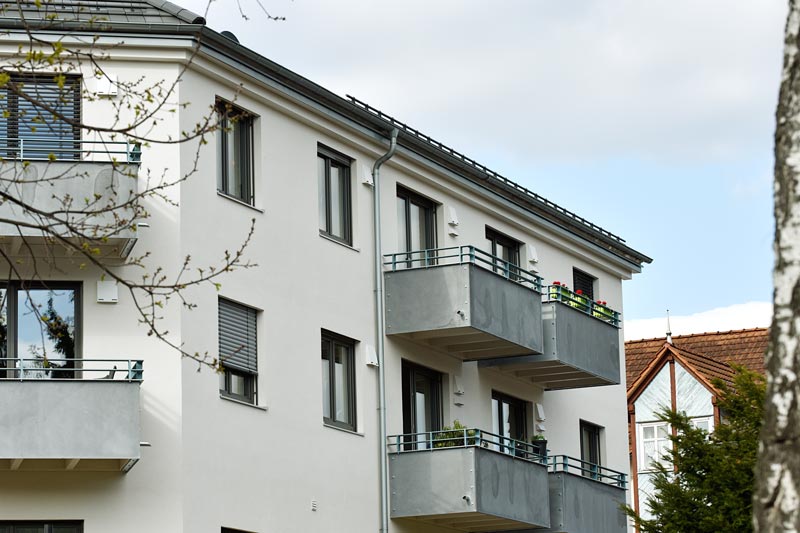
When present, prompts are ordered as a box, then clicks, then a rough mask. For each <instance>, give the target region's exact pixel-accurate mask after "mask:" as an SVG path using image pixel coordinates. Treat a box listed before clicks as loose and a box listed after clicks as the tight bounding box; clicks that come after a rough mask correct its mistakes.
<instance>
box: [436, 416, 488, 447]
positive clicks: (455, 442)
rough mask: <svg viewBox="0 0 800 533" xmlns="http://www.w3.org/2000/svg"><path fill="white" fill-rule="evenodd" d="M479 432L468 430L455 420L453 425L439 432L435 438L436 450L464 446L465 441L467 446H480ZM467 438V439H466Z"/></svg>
mask: <svg viewBox="0 0 800 533" xmlns="http://www.w3.org/2000/svg"><path fill="white" fill-rule="evenodd" d="M477 435H478V430H477V429H467V426H464V425H462V424H461V422H459V421H458V420H453V425H452V427H451V426H445V427H444V428H442V431H439V432H437V433H436V434H435V435H434V436H433V447H434V448H453V447H454V446H464V445H465V442H464V441H465V440H466V445H467V446H474V445H476V444H478V437H477ZM465 436H466V439H465V438H464V437H465Z"/></svg>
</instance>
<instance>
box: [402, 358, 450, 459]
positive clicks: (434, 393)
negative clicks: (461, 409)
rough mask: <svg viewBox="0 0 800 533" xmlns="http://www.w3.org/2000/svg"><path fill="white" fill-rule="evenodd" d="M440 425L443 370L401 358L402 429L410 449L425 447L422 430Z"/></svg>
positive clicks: (423, 431)
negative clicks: (439, 370)
mask: <svg viewBox="0 0 800 533" xmlns="http://www.w3.org/2000/svg"><path fill="white" fill-rule="evenodd" d="M440 429H442V374H441V373H439V372H436V371H435V370H431V369H429V368H425V367H423V366H419V365H415V364H413V363H409V362H407V361H403V433H405V434H407V435H411V436H410V437H409V438H407V439H406V442H409V443H411V444H410V445H409V447H410V448H411V449H426V448H428V444H429V443H428V442H427V440H428V436H427V435H425V433H429V432H431V431H439V430H440Z"/></svg>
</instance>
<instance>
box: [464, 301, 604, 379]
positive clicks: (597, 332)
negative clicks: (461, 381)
mask: <svg viewBox="0 0 800 533" xmlns="http://www.w3.org/2000/svg"><path fill="white" fill-rule="evenodd" d="M542 319H543V326H544V331H543V333H544V349H543V352H544V353H542V354H540V355H530V356H524V357H509V358H498V359H494V360H492V361H482V362H481V363H480V364H481V366H494V367H497V368H499V369H501V370H503V371H506V372H508V373H511V374H513V375H515V376H516V377H519V378H525V379H529V380H530V381H532V382H534V383H536V384H538V385H541V386H542V387H544V388H545V389H547V390H554V389H571V388H578V387H591V386H596V385H616V384H618V383H619V382H620V368H619V366H620V363H619V358H620V355H619V348H620V346H619V329H617V328H616V327H614V326H612V325H611V324H609V323H607V322H605V321H603V320H598V319H596V318H593V317H591V316H589V315H587V314H586V313H583V312H581V311H578V310H576V309H573V308H572V307H570V306H569V305H565V304H563V303H560V302H548V303H544V304H542Z"/></svg>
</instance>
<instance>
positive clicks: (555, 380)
mask: <svg viewBox="0 0 800 533" xmlns="http://www.w3.org/2000/svg"><path fill="white" fill-rule="evenodd" d="M480 366H482V367H492V368H496V369H498V370H500V371H501V372H503V373H506V374H509V375H511V376H514V377H516V378H519V379H525V380H528V381H530V382H531V383H534V384H536V385H538V386H540V387H542V388H544V389H545V390H559V389H576V388H582V387H595V386H598V385H611V384H614V383H613V382H609V380H608V379H605V378H603V377H600V376H596V375H594V374H592V373H591V372H587V371H586V370H585V369H581V368H575V367H573V366H570V365H568V364H565V363H563V362H562V361H559V360H557V359H547V356H544V355H531V356H524V357H513V358H503V359H494V360H491V361H482V362H481V363H480Z"/></svg>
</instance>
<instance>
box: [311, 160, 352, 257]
mask: <svg viewBox="0 0 800 533" xmlns="http://www.w3.org/2000/svg"><path fill="white" fill-rule="evenodd" d="M317 159H322V160H323V161H324V163H325V167H324V169H325V170H324V172H325V177H324V185H325V187H324V189H321V190H319V191H317V195H318V198H317V201H318V202H319V201H320V200H322V201H324V204H325V220H320V221H319V225H320V228H319V231H320V233H321V234H323V235H325V236H326V237H329V238H331V239H333V240H336V241H339V242H341V243H344V244H347V245H348V246H352V244H353V198H352V195H353V191H352V188H353V184H352V180H351V172H350V170H351V166H352V165H353V158H351V157H348V156H346V155H344V154H342V153H340V152H337V151H336V150H334V149H332V148H328V147H327V146H325V145H322V144H318V145H317ZM331 166H335V167H337V168H338V169H339V171H340V172H342V173H343V176H344V178H345V187H344V191H343V192H344V199H343V202H344V205H342V206H341V209H342V213H343V214H344V227H343V232H342V233H343V235H341V236H340V235H336V234H334V233H332V231H331V228H332V226H333V221H332V220H331V211H332V209H331V203H332V202H333V201H334V199H333V198H331ZM317 182H318V183H319V176H317Z"/></svg>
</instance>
